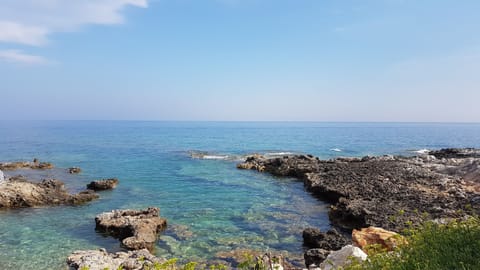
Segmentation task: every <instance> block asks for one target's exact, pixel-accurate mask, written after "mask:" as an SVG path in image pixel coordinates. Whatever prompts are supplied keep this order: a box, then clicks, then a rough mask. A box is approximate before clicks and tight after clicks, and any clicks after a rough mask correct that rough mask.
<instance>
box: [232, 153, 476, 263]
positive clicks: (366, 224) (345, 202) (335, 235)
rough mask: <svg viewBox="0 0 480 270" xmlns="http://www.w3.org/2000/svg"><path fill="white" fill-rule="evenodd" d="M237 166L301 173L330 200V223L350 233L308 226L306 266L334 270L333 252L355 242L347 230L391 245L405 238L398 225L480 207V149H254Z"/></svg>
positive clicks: (362, 241) (363, 240)
mask: <svg viewBox="0 0 480 270" xmlns="http://www.w3.org/2000/svg"><path fill="white" fill-rule="evenodd" d="M237 167H238V168H239V169H248V170H256V171H259V172H265V173H270V174H272V175H274V176H281V177H294V178H297V179H299V180H301V181H303V182H304V186H305V189H306V190H307V191H308V192H310V193H311V194H312V195H314V196H315V197H317V198H319V199H320V200H323V201H326V202H329V203H331V206H330V209H329V218H330V222H331V224H332V226H333V227H334V228H338V229H340V230H342V231H343V232H344V233H343V234H342V233H339V232H337V230H335V229H332V230H330V231H328V232H321V231H320V230H318V229H315V228H308V229H306V230H304V232H303V238H304V246H305V247H306V248H307V249H308V250H307V251H306V253H305V255H304V257H305V262H306V265H307V267H308V266H310V265H311V264H312V267H313V268H315V267H316V266H317V265H320V266H321V267H320V268H321V269H327V268H324V265H323V264H322V262H323V261H324V260H328V257H327V256H329V254H331V253H332V252H337V251H339V250H343V248H344V247H345V245H346V244H347V243H349V242H351V241H350V240H349V237H345V234H347V235H348V234H350V235H352V238H353V244H354V245H355V246H365V245H367V244H381V245H383V246H384V247H385V248H387V249H391V248H392V246H394V245H395V244H396V243H397V242H395V241H393V240H387V239H398V237H397V236H398V235H397V234H396V233H395V232H394V231H396V232H401V231H402V230H403V229H405V228H409V227H412V226H416V225H420V224H421V223H422V222H425V221H428V220H433V221H436V222H444V221H445V220H449V219H455V218H464V217H467V216H471V215H479V214H480V150H479V149H473V148H464V149H457V148H449V149H441V150H437V151H430V152H428V153H425V154H421V155H418V156H411V157H404V156H391V155H386V156H379V157H370V156H366V157H363V158H336V159H331V160H320V159H318V158H316V157H313V156H311V155H287V156H283V157H279V158H267V157H264V156H261V155H252V156H250V157H248V158H247V159H246V160H245V162H243V163H240V164H238V165H237ZM385 229H386V230H385ZM387 230H392V231H387ZM400 241H401V240H400ZM352 252H353V251H352ZM352 254H353V253H352ZM352 254H350V255H352ZM362 256H363V255H362ZM362 256H360V257H362ZM360 257H359V258H360ZM362 258H363V257H362ZM315 269H316V268H315Z"/></svg>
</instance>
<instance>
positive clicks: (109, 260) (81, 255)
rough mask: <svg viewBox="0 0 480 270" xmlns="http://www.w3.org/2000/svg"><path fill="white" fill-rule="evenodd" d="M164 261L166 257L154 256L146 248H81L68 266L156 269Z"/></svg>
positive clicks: (125, 269) (72, 267)
mask: <svg viewBox="0 0 480 270" xmlns="http://www.w3.org/2000/svg"><path fill="white" fill-rule="evenodd" d="M164 262H165V260H164V259H161V258H158V257H155V256H153V255H152V254H150V252H148V250H146V249H141V250H135V251H128V252H117V253H108V252H107V251H106V250H105V249H99V250H79V251H75V252H73V253H72V254H71V255H70V256H68V258H67V265H68V267H69V268H70V269H75V270H77V269H89V270H104V269H112V270H114V269H124V270H134V269H135V270H141V269H154V267H155V266H156V265H160V264H161V263H164Z"/></svg>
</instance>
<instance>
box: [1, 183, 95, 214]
mask: <svg viewBox="0 0 480 270" xmlns="http://www.w3.org/2000/svg"><path fill="white" fill-rule="evenodd" d="M97 198H98V195H97V194H95V192H93V191H82V192H80V193H78V194H69V193H68V192H67V190H66V189H65V187H64V184H63V182H61V181H59V180H43V181H42V182H41V183H32V182H28V181H26V180H23V179H22V178H15V179H9V180H8V181H5V183H3V184H2V185H0V208H19V207H33V206H47V205H61V204H64V205H77V204H82V203H85V202H89V201H91V200H93V199H97Z"/></svg>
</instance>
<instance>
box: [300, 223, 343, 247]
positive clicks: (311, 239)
mask: <svg viewBox="0 0 480 270" xmlns="http://www.w3.org/2000/svg"><path fill="white" fill-rule="evenodd" d="M349 242H350V241H348V239H347V238H346V237H345V236H343V235H342V234H340V233H339V232H338V231H337V230H335V229H331V230H328V231H327V232H322V231H320V230H319V229H316V228H307V229H305V230H304V231H303V244H304V246H306V247H308V248H321V249H325V250H339V249H341V248H342V247H343V246H345V245H347V244H348V243H349Z"/></svg>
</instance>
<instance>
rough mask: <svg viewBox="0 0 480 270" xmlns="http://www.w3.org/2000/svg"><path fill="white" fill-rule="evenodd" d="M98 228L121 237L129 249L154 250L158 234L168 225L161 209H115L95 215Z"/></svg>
mask: <svg viewBox="0 0 480 270" xmlns="http://www.w3.org/2000/svg"><path fill="white" fill-rule="evenodd" d="M95 223H96V229H97V230H98V231H101V232H106V233H108V234H110V235H112V236H113V237H116V238H119V239H120V240H121V241H122V244H123V245H124V246H125V247H127V248H128V249H134V250H135V249H144V248H146V249H149V250H152V249H153V247H154V245H155V242H156V240H157V234H158V233H159V232H160V231H162V230H163V229H164V228H165V227H166V226H167V221H166V220H165V219H164V218H161V217H160V209H159V208H156V207H149V208H147V209H145V210H113V211H111V212H106V213H102V214H99V215H97V216H96V217H95Z"/></svg>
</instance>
